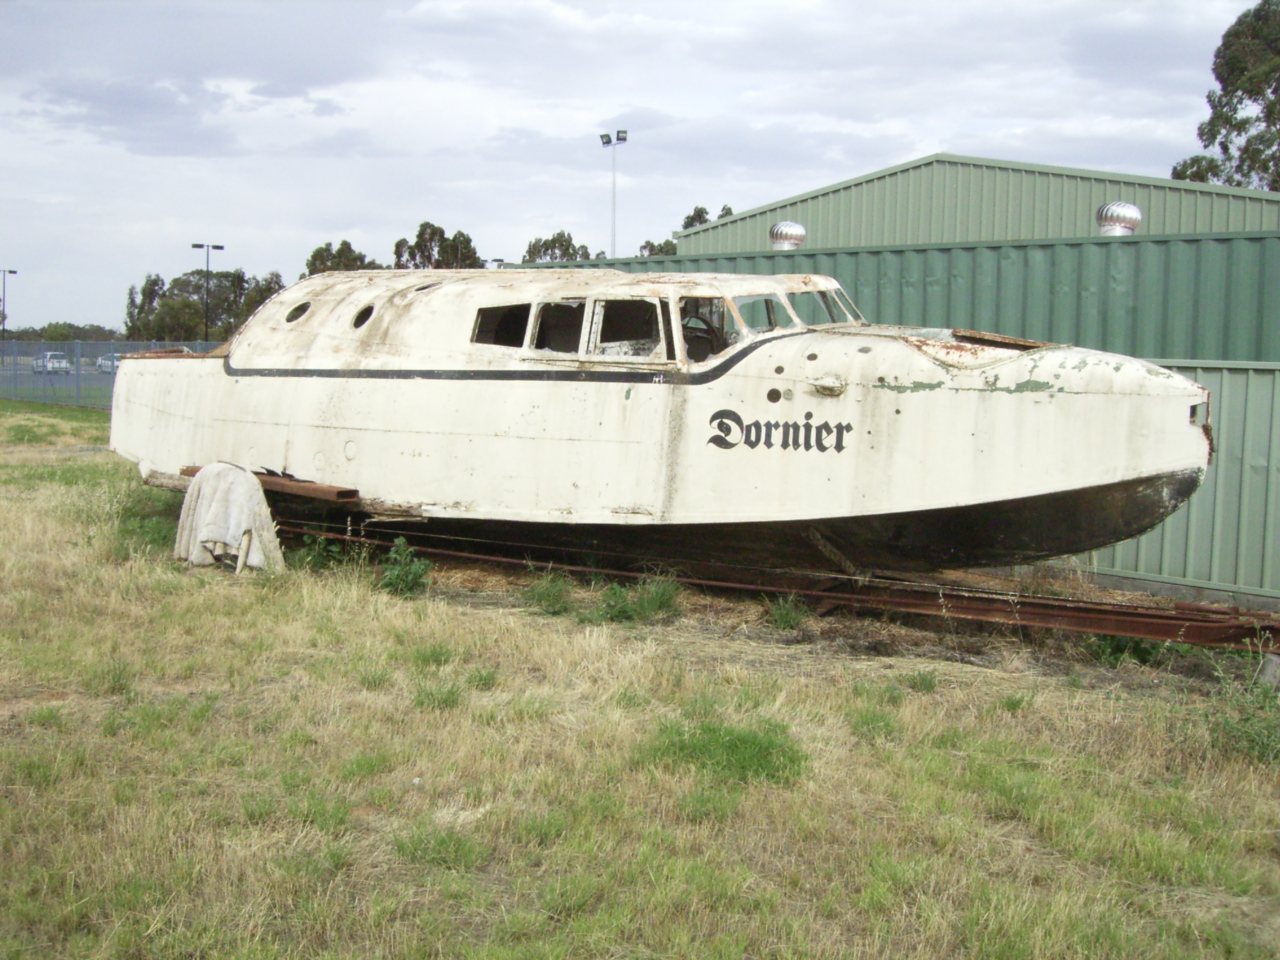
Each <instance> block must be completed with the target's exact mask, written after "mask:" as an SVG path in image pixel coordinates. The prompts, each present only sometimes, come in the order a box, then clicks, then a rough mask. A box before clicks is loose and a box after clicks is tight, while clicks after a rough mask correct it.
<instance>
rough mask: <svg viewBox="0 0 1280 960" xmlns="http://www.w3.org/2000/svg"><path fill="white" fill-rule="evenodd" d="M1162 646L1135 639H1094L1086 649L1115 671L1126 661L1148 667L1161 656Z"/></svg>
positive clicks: (1106, 637) (1109, 637) (1095, 658)
mask: <svg viewBox="0 0 1280 960" xmlns="http://www.w3.org/2000/svg"><path fill="white" fill-rule="evenodd" d="M1160 646H1161V645H1160V644H1158V643H1152V642H1151V641H1150V640H1139V639H1137V638H1135V637H1112V636H1106V635H1100V636H1096V637H1094V638H1093V639H1092V640H1091V641H1090V642H1089V644H1088V646H1087V647H1086V649H1087V650H1088V651H1089V655H1090V656H1092V657H1093V659H1094V660H1096V661H1097V662H1098V663H1100V664H1102V665H1103V666H1104V667H1111V668H1112V669H1115V668H1116V667H1118V666H1120V664H1122V663H1124V662H1125V661H1132V662H1133V663H1138V664H1141V665H1142V666H1144V667H1145V666H1147V665H1149V664H1150V663H1152V662H1154V661H1155V659H1156V658H1157V657H1158V656H1160Z"/></svg>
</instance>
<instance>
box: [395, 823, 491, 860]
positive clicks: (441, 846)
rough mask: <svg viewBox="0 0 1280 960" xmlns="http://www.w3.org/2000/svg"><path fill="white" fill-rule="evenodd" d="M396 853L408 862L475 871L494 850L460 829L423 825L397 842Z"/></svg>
mask: <svg viewBox="0 0 1280 960" xmlns="http://www.w3.org/2000/svg"><path fill="white" fill-rule="evenodd" d="M393 844H394V846H395V851H396V855H397V856H398V857H400V859H401V860H403V861H405V862H406V863H417V864H423V865H425V866H430V867H441V868H442V869H445V870H458V871H461V870H472V869H474V868H476V867H478V866H480V865H481V864H483V863H484V862H485V861H486V860H488V859H489V856H490V850H489V848H488V847H486V846H485V845H484V844H482V843H480V842H479V841H478V840H476V839H474V838H473V837H471V836H469V835H468V834H465V833H463V832H462V831H460V830H453V829H449V828H442V827H437V826H419V827H417V828H415V829H414V830H412V831H410V832H409V833H407V834H405V835H403V836H399V837H396V838H395V839H394V841H393Z"/></svg>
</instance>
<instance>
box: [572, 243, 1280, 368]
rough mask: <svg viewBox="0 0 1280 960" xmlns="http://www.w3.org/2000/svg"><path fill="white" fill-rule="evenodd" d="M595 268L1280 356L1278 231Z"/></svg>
mask: <svg viewBox="0 0 1280 960" xmlns="http://www.w3.org/2000/svg"><path fill="white" fill-rule="evenodd" d="M585 265H587V264H584V266H585ZM590 265H591V266H601V267H615V268H617V269H621V270H631V271H649V272H652V271H698V272H702V271H712V272H722V273H819V274H824V275H827V276H833V277H835V278H836V279H838V280H839V281H840V283H841V284H842V285H843V286H844V288H845V289H846V290H847V291H849V295H850V296H852V297H853V301H854V303H856V304H857V305H858V308H859V309H860V310H862V312H863V314H864V315H865V316H866V317H867V319H868V320H871V321H872V322H874V323H902V324H910V325H918V326H930V327H967V328H971V329H976V330H986V331H991V332H995V333H1004V334H1009V335H1010V336H1015V337H1027V338H1029V339H1032V340H1051V341H1054V342H1057V343H1074V344H1077V345H1079V346H1083V347H1091V348H1094V349H1097V350H1108V351H1111V352H1113V353H1124V354H1130V355H1132V356H1139V357H1180V358H1184V359H1191V360H1245V361H1257V360H1261V361H1268V362H1280V236H1278V235H1277V234H1275V233H1237V234H1218V235H1213V236H1196V237H1186V236H1171V237H1093V238H1089V239H1085V240H1070V241H1058V242H1054V243H1030V242H1021V243H967V244H947V245H940V246H929V247H898V248H873V249H855V250H813V251H807V250H797V251H787V252H776V253H775V252H770V253H757V254H747V255H741V256H723V257H686V256H679V257H652V258H646V257H638V258H634V259H630V260H612V261H594V262H593V263H592V264H590Z"/></svg>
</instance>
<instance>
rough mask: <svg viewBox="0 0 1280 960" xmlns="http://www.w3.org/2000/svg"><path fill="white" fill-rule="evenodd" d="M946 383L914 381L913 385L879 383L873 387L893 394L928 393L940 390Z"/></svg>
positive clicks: (940, 381) (942, 381) (941, 381)
mask: <svg viewBox="0 0 1280 960" xmlns="http://www.w3.org/2000/svg"><path fill="white" fill-rule="evenodd" d="M945 383H946V381H944V380H939V381H938V382H937V383H926V382H925V381H923V380H913V381H912V382H911V383H877V384H873V386H874V387H875V388H876V389H877V390H889V391H891V392H892V393H927V392H928V391H930V390H938V389H940V388H941V387H942V386H943V385H944V384H945Z"/></svg>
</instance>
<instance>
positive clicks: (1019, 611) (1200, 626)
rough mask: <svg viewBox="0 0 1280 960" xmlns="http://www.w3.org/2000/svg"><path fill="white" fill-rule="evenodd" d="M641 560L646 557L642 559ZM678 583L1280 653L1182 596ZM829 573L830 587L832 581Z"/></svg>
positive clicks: (1278, 634) (1258, 624) (1252, 616)
mask: <svg viewBox="0 0 1280 960" xmlns="http://www.w3.org/2000/svg"><path fill="white" fill-rule="evenodd" d="M278 526H279V529H280V530H283V531H286V532H289V533H299V534H310V535H313V536H321V537H327V538H329V539H333V540H344V541H349V542H354V543H367V544H372V545H375V546H383V547H391V546H392V544H390V543H388V542H386V541H383V540H376V539H373V538H369V537H355V536H346V535H343V534H338V533H330V532H326V531H318V530H312V529H304V528H300V527H290V526H286V525H285V524H278ZM413 549H414V550H416V551H417V552H419V553H426V554H432V555H434V556H442V557H452V558H455V559H459V560H478V561H483V562H486V563H502V564H509V565H518V566H528V564H529V561H528V560H527V559H524V558H515V557H503V556H490V555H486V554H479V553H468V552H463V551H458V550H445V549H441V548H439V547H416V546H415V547H414V548H413ZM637 559H639V558H637ZM538 566H539V567H543V566H546V567H548V568H550V567H554V568H556V569H559V570H564V571H567V572H570V573H584V574H589V575H591V576H601V575H605V576H611V577H618V578H624V579H631V580H636V579H640V578H642V577H645V576H648V574H645V573H637V572H635V571H631V570H601V569H600V568H598V567H581V566H574V565H572V564H563V563H555V564H551V563H548V564H543V563H539V564H538ZM672 579H673V580H675V581H676V582H678V583H682V584H686V585H688V586H696V587H710V588H713V589H721V590H738V591H743V592H747V593H756V594H759V593H771V594H778V595H786V594H794V595H796V596H799V597H804V598H806V599H809V600H812V601H815V602H816V603H817V604H819V605H820V607H821V606H826V607H827V608H828V609H830V608H832V607H836V606H843V607H851V608H854V609H862V610H883V611H887V612H893V613H913V614H924V615H926V616H934V617H943V618H945V619H950V620H974V621H980V622H984V623H1004V624H1009V625H1013V626H1021V627H1042V628H1049V629H1057V630H1069V631H1075V632H1080V633H1101V634H1108V635H1111V636H1117V637H1132V638H1135V639H1140V640H1155V641H1162V642H1169V643H1186V644H1190V645H1192V646H1198V647H1215V648H1219V649H1226V650H1257V651H1266V652H1280V615H1277V614H1274V613H1267V612H1262V611H1246V610H1240V609H1238V608H1235V607H1213V606H1209V605H1207V604H1197V603H1180V604H1175V605H1174V606H1173V607H1172V608H1168V607H1155V606H1150V605H1146V604H1132V603H1103V602H1099V601H1092V600H1065V599H1063V598H1061V597H1038V596H1023V595H1015V594H1007V593H998V592H996V591H985V590H975V589H972V588H963V587H954V586H944V585H936V584H919V583H898V582H894V581H891V580H885V579H879V578H867V579H865V580H863V579H855V578H849V579H848V580H845V581H842V582H843V583H845V584H846V589H844V590H832V589H819V590H804V589H799V590H797V589H795V588H794V587H792V586H770V585H767V584H748V583H732V582H728V581H721V580H705V579H700V578H696V577H679V576H677V577H672ZM831 580H832V578H831V577H829V576H828V577H824V578H823V579H822V580H821V581H820V582H821V585H822V586H823V587H827V585H828V584H829V583H830V582H831Z"/></svg>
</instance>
